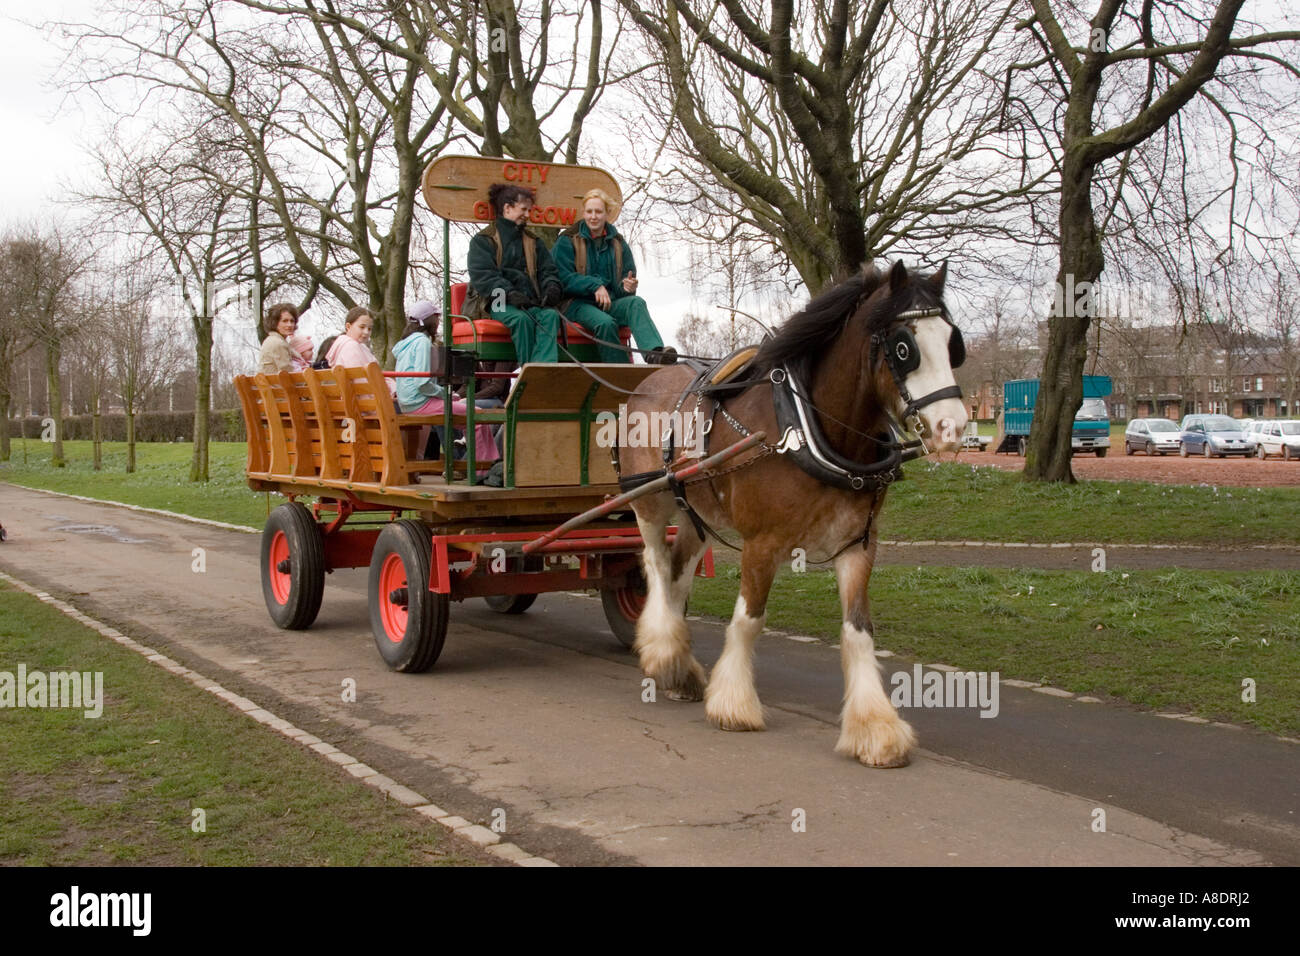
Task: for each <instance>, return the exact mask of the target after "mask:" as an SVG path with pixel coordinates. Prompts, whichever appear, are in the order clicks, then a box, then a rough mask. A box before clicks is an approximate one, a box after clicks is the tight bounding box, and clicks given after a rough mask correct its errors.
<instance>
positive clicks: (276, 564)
mask: <svg viewBox="0 0 1300 956" xmlns="http://www.w3.org/2000/svg"><path fill="white" fill-rule="evenodd" d="M287 560H289V539H288V538H286V537H285V536H284V532H283V531H277V532H276V533H275V537H273V538H272V539H271V553H270V554H269V555H268V556H267V559H266V561H267V564H268V565H269V567H267V569H266V570H267V572H268V573H269V575H270V579H271V593H272V594H274V595H275V600H276V603H278V604H287V603H288V601H289V589H290V588H291V587H292V586H293V577H292V575H291V574H289V573H287V572H284V571H281V570H280V562H281V561H287Z"/></svg>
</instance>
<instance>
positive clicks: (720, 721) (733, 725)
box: [709, 717, 767, 732]
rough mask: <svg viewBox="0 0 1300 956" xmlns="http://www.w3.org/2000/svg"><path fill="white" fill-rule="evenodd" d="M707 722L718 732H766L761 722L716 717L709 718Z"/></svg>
mask: <svg viewBox="0 0 1300 956" xmlns="http://www.w3.org/2000/svg"><path fill="white" fill-rule="evenodd" d="M709 720H710V721H711V722H712V724H713V726H715V727H717V728H718V729H719V730H729V731H734V732H740V731H745V730H767V726H766V725H765V724H764V723H763V721H761V720H760V721H758V722H757V723H754V722H752V721H746V720H731V719H725V718H717V717H710V718H709Z"/></svg>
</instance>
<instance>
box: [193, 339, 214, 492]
mask: <svg viewBox="0 0 1300 956" xmlns="http://www.w3.org/2000/svg"><path fill="white" fill-rule="evenodd" d="M194 331H195V333H196V336H195V338H196V340H197V341H196V344H195V346H194V357H195V359H196V361H197V375H196V378H197V380H198V384H197V385H196V387H195V389H194V457H193V458H192V459H191V461H190V481H207V480H208V410H209V408H210V407H211V404H212V319H210V318H201V319H199V320H197V321H196V322H195V329H194Z"/></svg>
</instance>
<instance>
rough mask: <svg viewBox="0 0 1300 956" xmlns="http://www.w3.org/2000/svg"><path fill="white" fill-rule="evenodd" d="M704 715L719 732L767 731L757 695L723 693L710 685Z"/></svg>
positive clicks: (761, 706) (706, 695)
mask: <svg viewBox="0 0 1300 956" xmlns="http://www.w3.org/2000/svg"><path fill="white" fill-rule="evenodd" d="M704 713H705V715H706V716H707V717H708V718H709V721H710V723H712V724H713V726H715V727H717V728H718V729H719V730H735V731H741V730H766V729H767V726H766V725H765V724H764V723H763V705H762V704H760V703H759V701H758V695H757V694H750V695H748V696H742V695H739V694H731V693H721V692H718V691H717V690H716V689H715V687H714V685H712V684H710V685H709V690H708V692H707V693H706V694H705V705H704Z"/></svg>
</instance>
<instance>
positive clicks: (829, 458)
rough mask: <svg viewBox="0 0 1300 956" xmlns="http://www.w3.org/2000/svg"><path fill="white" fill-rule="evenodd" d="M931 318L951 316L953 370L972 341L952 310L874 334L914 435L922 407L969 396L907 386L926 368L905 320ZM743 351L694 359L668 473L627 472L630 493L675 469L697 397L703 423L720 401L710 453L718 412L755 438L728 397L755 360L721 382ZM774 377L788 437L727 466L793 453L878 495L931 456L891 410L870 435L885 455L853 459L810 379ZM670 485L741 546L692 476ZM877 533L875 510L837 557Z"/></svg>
mask: <svg viewBox="0 0 1300 956" xmlns="http://www.w3.org/2000/svg"><path fill="white" fill-rule="evenodd" d="M931 317H940V318H943V319H944V320H945V321H946V322H947V323H948V324H949V325H950V326H951V327H952V332H951V333H950V337H949V364H950V365H951V367H952V368H957V367H958V366H960V365H961V364H962V362H964V361H965V358H966V350H965V345H964V343H963V342H962V339H961V332H960V330H958V328H957V327H956V325H953V323H952V320H951V319H949V318H948V315H947V312H946V311H945V310H944V309H943V308H942V307H936V308H929V309H914V310H911V311H907V312H901V313H899V314H898V315H897V316H896V317H895V319H894V322H893V323H891V325H890V327H889V328H887V329H885V330H883V331H881V332H877V333H875V334H873V335H872V337H871V350H870V353H869V364H870V366H871V367H873V368H874V367H875V364H876V357H877V355H883V357H884V360H885V364H886V365H887V366H888V367H889V371H890V374H891V375H892V376H893V379H894V383H895V385H896V386H897V387H898V394H899V397H900V398H902V400H903V402H904V410H903V425H904V426H905V427H906V428H909V429H910V430H911V431H912V432H914V433H919V431H920V424H921V423H920V417H919V413H920V410H921V409H922V408H924V407H925V406H927V405H932V404H934V403H935V402H938V401H942V400H943V399H946V398H961V397H962V393H961V388H960V386H957V385H950V386H947V387H945V388H940V389H936V390H934V391H933V392H929V393H927V394H925V395H922V396H921V397H919V398H913V397H912V395H911V392H910V391H909V390H908V388H907V383H906V379H907V376H908V374H910V373H911V372H913V371H915V370H916V369H917V368H919V367H920V362H921V355H920V349H919V348H918V346H917V344H916V338H915V337H914V336H913V334H912V332H911V330H910V329H909V328H908V327H907V326H906V325H905V324H900V323H906V322H907V321H908V320H913V319H921V318H931ZM741 351H743V350H741ZM740 354H741V352H739V351H738V352H735V353H732V354H731V355H729V356H726V357H724V358H722V359H719V360H718V361H717V362H715V363H713V364H712V365H707V366H706V365H694V363H692V364H693V365H694V367H696V368H697V374H696V376H695V377H694V378H693V379H692V380H691V382H690V384H689V385H687V386H686V388H685V389H684V390H683V391H682V393H681V395H680V396H679V397H678V399H677V403H676V404H675V405H674V407H673V415H672V417H671V419H670V424H669V427H668V430H667V432H666V433H665V435H664V436H663V460H664V468H663V469H662V470H660V471H651V472H641V473H639V474H635V475H628V476H626V477H623V476H620V478H619V487H620V488H621V489H622V490H623V491H625V492H626V491H630V490H632V489H633V488H636V487H639V486H640V485H642V484H645V483H646V482H649V481H653V480H654V479H656V478H659V477H661V476H663V475H664V474H666V473H667V474H669V475H671V472H672V465H673V463H674V461H675V459H676V457H677V451H676V436H675V434H674V432H673V430H672V425H671V421H678V422H681V421H682V417H681V410H682V406H683V405H685V404H686V401H687V399H688V398H689V397H690V396H691V395H694V396H695V413H696V420H697V421H698V420H699V418H700V414H699V413H700V409H701V406H702V404H703V402H704V400H705V398H709V399H711V400H712V409H711V411H710V413H709V416H708V418H707V419H706V420H705V421H704V424H703V425H702V426H701V430H702V432H703V436H702V440H703V444H704V454H705V455H706V456H707V454H708V442H709V435H710V434H711V432H712V430H713V420H714V418H715V417H716V416H718V415H721V416H722V418H723V420H724V421H726V423H727V424H728V425H730V426H731V428H732V429H733V430H734V431H735V432H736V433H737V434H739V435H740V436H741V437H742V438H747V437H749V435H750V431H749V429H748V428H746V427H745V425H744V424H743V423H742V422H740V421H738V420H737V419H736V418H735V417H734V416H733V415H731V413H730V412H728V411H727V409H726V407H725V405H724V402H725V401H726V398H724V397H723V395H724V394H725V393H727V392H732V393H739V392H741V391H744V390H746V389H748V388H750V387H752V386H754V385H756V384H758V382H759V381H761V379H754V378H746V377H745V376H744V375H743V374H739V371H743V368H744V365H745V364H748V363H744V364H741V365H740V366H739V370H738V372H737V374H736V375H735V377H733V378H732V379H730V380H727V381H721V382H718V381H715V376H716V373H717V371H718V370H719V369H721V368H723V367H724V366H727V365H735V364H736V361H737V358H738V356H740ZM767 379H768V381H770V382H771V384H772V401H773V406H774V411H775V413H776V420H777V430H778V432H779V433H780V435H781V439H780V441H779V442H777V443H776V444H772V443H770V442H765V443H764V444H763V450H762V451H761V452H760V453H759V454H758V455H755V456H753V457H750V458H748V459H746V460H745V461H744V462H742V463H741V464H739V465H734V466H732V467H731V468H729V469H727V471H734V470H737V469H738V468H743V467H747V466H749V465H751V464H753V463H754V462H756V461H759V460H760V459H762V458H765V457H767V456H768V455H771V454H778V455H789V456H790V458H791V460H792V461H793V462H794V463H795V464H796V465H798V466H799V468H800V469H802V470H803V471H804V472H805V473H806V474H808V475H810V476H812V477H813V478H815V479H817V480H818V481H819V482H821V483H822V484H826V485H830V486H832V487H835V488H843V489H844V490H846V491H860V492H867V493H876V492H879V491H881V490H883V489H884V488H887V487H888V486H889V485H890V484H892V483H893V482H895V481H897V480H898V479H899V478H901V477H902V476H903V472H902V464H903V462H905V461H911V460H912V459H915V458H920V457H923V456H924V455H927V454H929V449H928V448H927V447H926V445H925V442H924V439H922V438H919V437H918V438H914V439H908V438H906V437H905V433H904V431H903V428H901V427H900V425H899V423H898V422H897V420H896V419H895V418H894V416H893V415H892V414H889V415H888V418H889V421H888V429H889V433H888V435H886V436H884V437H876V436H869V437H872V439H873V440H874V441H875V442H876V443H877V444H878V445H879V447H880V450H881V455H880V456H879V457H878V458H877V460H876V461H874V462H858V461H853V460H852V459H849V458H846V457H845V456H843V455H841V454H840V453H839V452H837V451H836V450H835V449H834V448H832V447H831V445H830V443H829V441H828V440H827V439H826V435H825V433H824V432H823V431H822V428H821V424H820V422H819V421H818V417H817V412H818V409H817V408H816V407H815V406H814V405H813V404H812V402H811V401H810V400H809V398H808V395H807V394H806V392H805V390H804V388H803V383H802V382H798V381H797V379H796V378H795V376H794V374H793V373H792V372H791V371H790V369H789V368H788V367H786V366H778V367H776V368H773V369H772V370H771V371H770V372H769V374H768V376H767ZM728 397H730V396H728ZM611 451H612V454H613V462H614V470H615V473H618V472H620V470H621V469H620V461H619V454H618V452H619V448H618V443H617V442H615V443H614V446H613V448H612V449H611ZM725 473H726V472H719V473H715V474H705V475H700V476H698V477H696V478H693V479H691V480H692V481H703V480H706V479H707V480H712V479H713V478H716V477H718V476H719V475H720V474H725ZM669 490H670V491H671V492H672V494H673V497H674V499H675V501H676V504H677V506H678V508H680V509H681V510H682V512H683V513H685V514H686V516H687V517H688V518H689V519H690V520H691V523H692V524H693V525H694V526H695V530H696V532H697V533H698V534H699V536H700V538H701V539H703V538H704V537H705V534H706V532H707V533H708V534H709V535H712V537H713V538H714V539H715V540H717V541H719V542H721V543H722V544H724V545H726V546H727V547H729V548H733V549H736V548H735V545H732V544H731V543H730V542H728V541H726V540H724V539H723V538H722V537H720V536H719V535H718V533H717V532H716V531H714V530H713V528H711V527H709V525H708V524H707V523H706V522H705V521H704V519H703V518H701V517H700V516H699V514H698V513H697V512H696V511H695V509H694V508H693V507H691V505H690V503H689V502H688V501H687V500H686V488H685V482H682V481H678V480H675V479H671V478H670V481H669ZM874 512H875V509H874V508H873V509H872V515H874ZM870 534H871V515H868V518H867V527H866V530H865V531H864V532H863V534H862V536H861V537H860V538H857V539H854V540H853V541H850V542H849V544H847V545H845V546H844V547H843V548H841V549H840V551H838V552H837V553H836V554H835V555H834V556H833V557H832V558H831V559H830V560H833V559H834V558H836V557H839V555H840V554H843V553H844V551H846V550H847V549H848V548H849V547H851V546H852V545H853V544H855V543H858V542H861V543H862V545H863V546H864V547H865V546H866V543H867V539H868V537H869V536H870ZM736 550H739V549H736Z"/></svg>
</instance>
